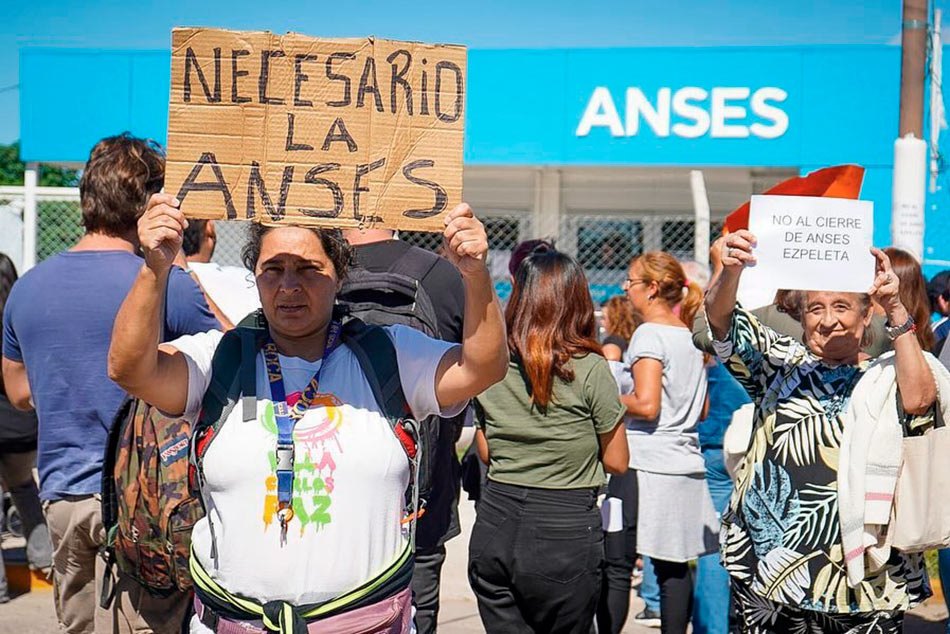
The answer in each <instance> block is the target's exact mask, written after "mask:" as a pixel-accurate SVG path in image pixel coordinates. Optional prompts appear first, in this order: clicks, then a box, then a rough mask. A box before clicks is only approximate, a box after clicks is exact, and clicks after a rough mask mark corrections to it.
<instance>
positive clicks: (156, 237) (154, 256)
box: [138, 194, 188, 274]
mask: <svg viewBox="0 0 950 634" xmlns="http://www.w3.org/2000/svg"><path fill="white" fill-rule="evenodd" d="M180 204H181V203H179V202H178V199H177V198H175V197H174V196H172V195H171V194H152V196H151V197H150V198H149V199H148V204H147V205H146V206H145V213H144V214H142V217H141V218H139V226H138V234H139V245H141V247H142V254H143V255H144V256H145V264H146V265H147V266H148V268H150V269H152V271H154V272H155V273H158V274H164V273H166V272H167V271H168V269H170V268H171V266H172V263H173V262H174V261H175V258H176V257H177V256H178V252H179V251H181V241H182V236H183V232H184V231H185V228H186V227H187V226H188V221H187V220H186V219H185V216H184V214H182V212H181V210H180V209H179V208H178V206H179V205H180Z"/></svg>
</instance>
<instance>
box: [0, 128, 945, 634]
mask: <svg viewBox="0 0 950 634" xmlns="http://www.w3.org/2000/svg"><path fill="white" fill-rule="evenodd" d="M163 178H164V157H163V155H162V152H161V149H160V148H158V147H157V146H155V145H154V144H152V143H150V142H147V141H144V140H142V139H137V138H134V137H132V136H130V135H128V134H125V135H120V136H117V137H110V138H107V139H103V140H102V141H101V142H99V143H98V144H97V145H96V146H95V148H94V149H93V150H92V153H91V155H90V157H89V161H88V163H87V165H86V168H85V169H84V171H83V174H82V180H81V184H80V194H81V205H82V217H83V225H84V227H85V234H84V235H83V237H82V238H81V239H80V240H79V242H78V243H77V244H76V245H75V246H74V247H73V248H71V249H69V250H67V251H64V252H62V253H59V254H57V255H55V256H53V257H51V258H49V259H47V260H45V261H43V262H41V263H40V264H39V265H37V266H36V267H35V268H33V269H32V270H30V271H29V272H28V273H27V274H26V275H24V276H23V277H22V278H21V279H19V280H16V273H15V271H13V269H12V265H11V263H10V262H9V260H8V259H0V307H2V311H3V372H2V376H3V385H2V387H3V391H2V398H0V477H2V481H3V484H4V487H5V488H7V489H8V490H9V491H10V493H11V494H12V496H13V498H14V501H15V503H16V504H17V507H18V508H19V510H20V513H21V516H22V517H23V520H24V529H25V533H26V536H27V554H28V559H29V563H30V565H31V567H33V568H35V569H38V570H43V571H47V572H48V573H49V574H51V576H52V580H53V584H54V589H55V592H54V605H55V610H56V614H57V617H58V620H59V622H60V623H61V625H62V627H63V628H64V630H65V631H67V632H70V633H90V632H95V633H102V632H110V633H111V632H169V633H175V632H180V631H190V632H193V633H208V632H211V633H214V632H221V633H232V632H244V633H255V632H259V633H261V634H264V633H265V632H280V633H281V634H304V633H305V632H317V631H321V632H322V631H326V632H341V633H342V632H354V633H355V632H367V633H377V632H378V633H383V632H387V633H394V634H395V633H403V632H414V631H415V632H422V633H430V632H435V631H436V629H437V622H438V612H439V588H440V580H441V570H442V566H443V563H444V561H445V557H446V550H445V542H446V541H447V540H449V539H451V538H453V537H455V536H456V535H458V534H459V532H460V531H459V522H458V500H459V495H460V489H459V487H460V465H459V460H458V457H457V456H458V451H459V450H464V449H465V448H466V445H467V444H468V443H469V441H470V442H471V444H472V447H473V454H474V456H477V458H473V460H480V461H481V462H482V463H483V464H484V467H483V469H482V479H481V480H482V481H481V482H480V483H479V482H478V480H479V478H478V477H477V476H476V478H475V480H476V485H479V486H475V487H474V488H475V489H476V490H477V491H476V496H477V498H478V499H477V504H476V520H475V525H474V527H473V531H472V535H471V539H470V542H469V544H468V555H469V559H468V568H467V570H468V580H469V583H470V585H471V588H472V591H473V592H474V595H475V597H476V600H477V604H478V611H479V614H480V616H481V619H482V623H483V625H484V627H485V630H486V631H488V632H491V633H495V632H518V633H520V632H535V633H549V632H552V633H553V632H564V633H573V632H576V633H587V632H597V633H599V634H616V633H618V632H620V631H621V630H622V629H623V627H624V625H625V624H626V623H627V622H628V621H629V620H630V619H633V620H637V621H640V622H642V623H649V624H653V623H654V622H655V623H656V624H657V625H658V626H659V627H660V628H661V631H662V632H664V633H670V634H685V632H686V631H687V628H688V627H689V626H690V624H691V625H692V631H693V632H696V633H697V634H706V633H709V634H726V633H727V632H739V633H740V634H759V633H763V634H765V633H773V632H774V633H778V632H782V633H783V634H784V633H786V632H841V633H844V632H851V633H855V634H876V633H891V632H899V631H901V627H902V619H903V615H904V613H905V612H906V611H907V610H909V609H911V608H913V607H914V606H915V605H917V604H919V603H920V602H921V601H922V600H924V599H925V598H926V597H927V596H929V593H930V586H929V583H928V578H927V572H926V569H925V566H924V562H923V556H922V555H921V554H920V553H904V552H900V551H897V550H892V549H889V548H888V545H887V541H886V535H885V532H879V533H873V530H879V531H885V529H886V525H887V520H888V519H889V513H888V512H889V510H890V501H891V498H892V497H893V491H894V482H895V481H896V479H897V477H898V475H897V473H898V468H899V464H893V463H892V462H891V463H889V462H887V461H886V460H883V461H882V460H878V458H879V457H880V456H879V455H878V453H880V452H878V453H875V451H876V449H877V448H876V447H875V446H874V445H873V442H871V443H869V442H862V441H860V440H858V439H856V438H857V433H856V432H855V430H857V429H871V428H873V427H874V425H876V424H877V419H876V416H877V415H879V414H873V413H872V414H868V412H869V411H870V408H868V407H867V406H866V405H867V403H866V402H865V401H866V400H867V399H868V398H869V397H868V392H869V389H868V387H867V386H866V382H867V380H869V379H870V378H872V377H873V380H874V381H875V383H874V385H875V386H884V388H885V393H886V394H889V395H890V396H888V397H886V398H887V399H888V400H887V401H886V402H885V405H884V407H885V408H889V409H892V410H893V411H894V413H895V416H896V417H897V419H899V421H900V423H901V426H902V428H903V429H904V430H906V431H907V433H918V434H919V433H923V432H924V431H925V430H927V429H929V428H931V427H932V426H934V425H935V424H936V421H937V420H938V419H941V418H943V417H944V416H945V414H944V413H943V410H944V408H945V404H943V403H941V402H940V400H939V398H938V397H939V393H938V379H937V378H935V376H937V374H938V373H937V369H936V368H937V365H936V364H939V363H940V361H945V362H946V361H950V348H947V347H946V346H945V345H944V342H945V340H946V337H947V334H948V331H950V319H948V317H947V316H948V315H950V273H942V274H940V275H938V276H936V277H935V278H934V279H933V280H932V281H931V282H930V284H929V285H928V283H927V282H926V280H925V279H924V277H923V275H922V273H921V269H920V266H919V264H918V263H917V261H916V260H915V259H914V258H913V257H912V256H911V255H909V254H907V253H905V252H903V251H901V250H899V249H894V248H888V249H885V250H877V249H874V250H873V253H874V256H875V267H876V270H875V277H874V283H873V285H872V287H871V288H870V289H868V292H867V293H865V294H857V293H841V292H829V291H797V290H794V291H789V290H783V291H780V292H779V293H778V294H777V295H776V298H775V301H774V303H773V304H771V305H769V306H766V307H762V308H758V309H756V310H751V311H750V310H746V309H745V308H743V307H741V306H740V305H738V304H737V301H736V293H737V288H738V284H739V279H740V277H741V275H742V271H743V269H744V268H745V266H747V265H748V264H749V263H752V262H754V261H755V236H754V235H752V234H751V233H749V232H748V231H743V230H740V231H737V232H734V233H730V234H728V235H726V236H724V237H723V238H720V239H719V240H717V241H716V242H715V243H714V244H713V246H712V248H711V251H710V260H709V263H708V266H707V263H701V264H697V263H681V262H679V261H677V259H676V258H675V257H673V256H672V255H670V254H669V253H664V252H659V251H653V252H647V253H642V254H639V255H636V256H635V257H633V259H632V261H631V262H629V266H628V269H627V277H626V280H625V281H624V283H623V294H622V295H617V296H615V297H612V298H610V299H609V300H608V301H606V302H605V303H604V305H603V306H602V307H601V308H602V317H603V319H602V324H601V323H598V319H597V312H596V310H595V306H594V303H593V301H592V299H591V295H590V290H589V285H588V281H587V279H586V277H585V273H584V269H583V267H582V265H581V264H580V263H579V262H578V261H577V260H575V259H574V258H573V257H571V256H570V255H568V254H566V253H563V252H561V251H559V250H558V249H557V247H556V245H555V244H553V243H551V242H548V241H544V240H531V241H528V242H525V243H522V244H520V245H519V246H518V247H517V248H516V249H515V250H514V251H513V253H512V256H511V260H510V262H509V264H508V270H509V271H510V273H511V283H512V293H511V296H510V298H509V299H508V302H507V305H506V306H505V307H504V309H503V308H502V305H501V302H500V301H499V300H498V298H497V296H496V295H495V292H494V286H493V282H492V279H491V275H490V274H489V270H488V268H487V262H486V258H487V254H488V238H487V235H486V232H485V228H484V226H483V224H482V223H481V222H480V221H479V220H478V218H477V216H476V214H475V212H474V211H473V210H472V209H471V208H470V207H469V206H468V205H466V204H461V205H459V206H457V207H456V208H455V209H454V210H452V211H451V212H450V213H449V214H448V215H447V216H446V218H445V228H444V232H443V237H444V241H443V248H442V250H441V253H440V255H435V254H433V253H431V252H428V251H425V250H423V249H419V248H417V247H413V246H410V245H408V244H406V243H405V242H402V241H400V240H398V239H396V236H395V235H394V234H393V232H391V231H386V230H381V229H368V230H357V229H353V230H347V231H340V230H338V229H326V228H313V227H303V226H294V225H283V226H277V227H269V226H264V225H258V224H254V225H251V226H249V229H248V237H247V243H246V245H245V248H244V251H243V260H244V264H245V266H246V270H242V269H237V268H236V267H221V266H218V265H216V264H213V263H212V262H211V257H212V255H213V252H214V247H215V242H216V238H215V229H214V224H213V222H212V221H196V220H190V221H189V220H187V219H186V218H185V217H184V215H183V214H182V212H181V211H180V209H179V201H178V200H176V199H175V198H174V197H173V196H171V195H169V194H165V193H162V192H161V190H162V183H163ZM14 282H15V283H14ZM381 291H386V292H387V293H388V294H387V295H386V299H385V301H384V300H381V299H380V297H379V295H380V293H381ZM400 293H402V294H404V295H405V297H406V298H408V299H407V301H406V302H405V303H403V304H400V303H399V302H398V301H396V300H398V299H399V296H400ZM384 294H385V293H384ZM932 313H936V314H938V315H939V316H941V320H940V321H938V322H935V323H934V324H933V325H932V324H931V314H932ZM938 358H939V360H938ZM875 389H876V388H875ZM130 395H131V396H132V397H134V398H137V399H139V402H142V403H147V404H148V406H149V407H151V408H154V411H155V412H160V415H161V417H164V418H161V417H159V418H157V419H156V420H168V421H173V422H174V424H176V425H186V427H185V429H188V430H191V431H190V432H189V434H190V437H189V438H188V439H187V442H174V443H168V444H162V445H161V446H158V447H153V448H152V449H153V450H154V451H157V452H159V454H160V456H161V462H162V463H163V464H165V465H166V466H167V464H169V463H173V462H175V461H184V462H182V463H181V464H186V465H187V467H188V468H187V472H188V477H187V480H188V484H189V486H188V488H187V490H185V491H183V492H182V493H181V495H182V496H183V498H186V499H194V500H196V504H197V503H200V507H201V509H202V513H201V517H200V519H198V520H197V522H196V523H195V524H194V527H193V529H191V528H190V527H189V537H190V558H189V560H188V564H187V567H188V573H189V574H190V579H191V581H192V582H193V587H192V586H189V587H188V588H177V589H176V590H174V591H171V592H167V591H163V592H157V591H156V588H155V587H149V586H148V583H147V582H145V583H144V584H143V581H142V579H141V578H140V576H139V577H134V576H133V575H132V574H130V571H129V570H128V569H127V568H125V567H123V565H122V564H123V560H122V558H121V557H120V558H119V565H118V566H114V565H112V564H113V563H114V560H115V558H114V552H115V549H116V548H117V546H116V537H115V534H114V531H113V530H112V529H111V527H110V526H108V525H104V523H103V522H104V519H103V506H102V499H101V498H102V496H103V495H104V493H105V491H104V488H103V487H104V485H103V483H104V482H106V483H107V482H109V481H110V480H109V479H110V477H111V476H112V474H110V473H108V472H107V473H105V474H104V473H103V469H104V466H103V465H104V464H106V465H108V464H110V463H109V461H108V460H104V457H105V456H107V455H108V452H109V451H111V450H112V449H114V447H112V446H111V445H110V442H109V439H110V433H111V432H113V428H114V426H115V425H117V424H118V422H117V417H116V413H117V411H119V410H120V406H122V405H123V403H124V402H125V401H126V399H127V398H128V397H129V396H130ZM33 411H35V414H33V413H31V412H33ZM743 420H745V422H746V423H747V424H748V427H747V428H744V429H747V431H746V432H745V435H744V437H743V432H741V431H739V432H737V431H736V430H737V429H743V428H741V423H742V421H743ZM169 424H171V423H169ZM466 428H469V431H468V432H467V431H466ZM176 429H177V428H176ZM730 434H731V435H732V437H733V438H736V437H738V443H735V442H733V443H731V444H730V443H729V442H728V441H727V437H728V436H729V435H730ZM737 434H738V435H737ZM732 445H736V446H735V447H734V446H732ZM869 445H870V446H869ZM139 449H142V448H141V447H140V448H139ZM34 461H35V465H36V469H37V473H38V488H37V480H34V477H33V465H34ZM839 467H840V468H839ZM872 467H873V469H872ZM476 471H477V470H476ZM842 482H843V483H844V484H843V485H842V484H840V483H842ZM865 494H866V496H865ZM865 498H866V499H865ZM866 500H867V502H866ZM882 509H883V511H882ZM882 512H883V513H884V514H885V515H888V518H885V520H884V521H883V522H880V521H877V520H876V519H875V518H876V517H877V516H879V515H880V514H881V513H882ZM151 520H152V518H145V520H144V521H146V525H149V526H150V524H148V521H151ZM869 527H870V528H869ZM874 527H877V528H876V529H875V528H874ZM163 530H164V529H163ZM869 531H871V532H869ZM868 535H872V536H876V539H871V540H870V541H869V540H868ZM133 537H134V538H133V539H132V542H133V547H134V545H135V544H134V543H135V542H137V541H138V537H141V546H142V547H143V548H144V547H145V543H146V542H147V541H148V540H151V539H153V537H154V536H153V535H151V533H149V534H147V535H141V536H133ZM179 537H180V536H179ZM173 547H174V544H173V540H172V537H168V548H169V551H171V550H172V549H173ZM110 553H111V554H110ZM110 557H112V559H110ZM638 562H640V567H641V568H642V570H638ZM145 563H146V565H148V563H149V562H147V561H146V562H145ZM940 563H941V574H942V575H944V574H946V576H947V578H948V581H950V554H948V552H947V551H942V552H941V554H940ZM159 568H160V567H159ZM158 572H164V573H165V574H167V572H168V571H167V570H165V571H162V570H158ZM635 575H640V576H641V578H642V586H641V594H642V595H643V598H644V601H645V603H646V608H645V609H644V610H643V611H642V612H641V613H640V614H637V615H634V616H632V617H631V616H630V615H629V613H628V612H629V606H630V594H631V580H632V579H633V577H634V576H635ZM0 583H4V585H0V601H2V600H4V599H6V598H7V593H6V587H5V582H2V578H0ZM944 587H948V586H946V585H945V586H944Z"/></svg>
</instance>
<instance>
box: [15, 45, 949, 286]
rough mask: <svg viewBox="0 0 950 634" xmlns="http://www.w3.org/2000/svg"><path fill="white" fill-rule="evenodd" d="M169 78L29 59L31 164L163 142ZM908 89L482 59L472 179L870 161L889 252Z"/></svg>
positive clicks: (527, 54)
mask: <svg viewBox="0 0 950 634" xmlns="http://www.w3.org/2000/svg"><path fill="white" fill-rule="evenodd" d="M169 67H170V60H169V53H168V52H167V51H116V50H71V49H45V48H26V49H23V50H21V54H20V82H21V83H20V95H21V105H20V113H21V114H20V116H21V123H20V130H21V156H22V158H23V160H25V161H41V162H82V161H84V160H85V158H86V157H87V155H88V152H89V149H90V148H91V147H92V145H93V144H94V143H95V142H96V141H97V140H98V139H99V138H101V137H102V136H105V135H108V134H114V133H116V132H119V131H122V130H129V131H131V132H133V133H134V134H137V135H141V136H148V137H151V138H154V139H156V140H158V141H161V142H164V139H165V136H166V123H167V101H168V88H169V83H170V81H169ZM899 77H900V49H899V48H898V47H894V46H884V45H880V46H877V45H872V46H829V47H760V48H630V49H580V50H575V49H571V50H472V51H470V52H469V67H468V82H469V83H468V86H469V88H468V97H467V104H466V113H465V116H466V139H465V155H464V156H465V162H466V167H469V166H473V167H478V166H489V167H490V166H497V167H509V166H511V167H516V166H546V167H551V166H555V167H558V166H560V167H565V168H571V167H577V168H598V167H604V168H608V167H617V166H627V167H650V168H684V167H691V168H704V167H705V168H727V167H744V168H759V167H761V168H775V167H779V168H790V169H793V170H797V172H798V173H807V172H809V171H812V170H814V169H817V168H820V167H825V166H829V165H836V164H842V163H855V164H859V165H862V166H864V167H865V168H866V170H867V171H866V176H865V181H864V187H863V190H862V198H864V199H866V200H871V201H873V202H874V204H875V234H874V236H875V243H876V244H879V245H886V244H887V243H888V242H889V241H890V209H891V173H892V167H893V154H894V151H893V144H894V139H895V137H896V135H897V122H898V93H899ZM940 180H941V184H943V181H944V180H945V179H943V178H941V179H940ZM945 201H946V192H945V191H938V192H937V194H935V195H931V200H930V201H929V202H928V210H927V234H926V238H925V259H926V260H927V262H928V263H930V266H928V272H930V273H932V272H934V271H935V270H936V269H937V268H943V266H942V263H943V262H945V261H948V260H950V244H947V243H948V242H950V241H947V240H943V239H942V234H943V230H944V227H945V224H946V223H944V222H943V220H942V207H943V204H945Z"/></svg>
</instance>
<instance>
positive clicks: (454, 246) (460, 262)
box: [442, 203, 488, 276]
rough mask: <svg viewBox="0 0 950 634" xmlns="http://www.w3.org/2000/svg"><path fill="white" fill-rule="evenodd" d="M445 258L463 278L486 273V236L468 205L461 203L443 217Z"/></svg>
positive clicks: (480, 223)
mask: <svg viewBox="0 0 950 634" xmlns="http://www.w3.org/2000/svg"><path fill="white" fill-rule="evenodd" d="M442 238H443V243H444V245H445V249H444V251H445V257H446V258H448V260H449V262H451V263H452V264H454V265H455V266H456V267H457V268H458V270H459V272H460V273H461V274H462V275H463V276H465V275H469V274H473V273H479V272H484V271H486V270H487V269H486V266H485V260H486V258H487V255H488V234H486V233H485V225H483V224H482V221H481V220H479V219H478V218H476V217H475V214H474V213H473V212H472V208H471V207H470V206H469V205H468V203H461V204H459V205H457V206H456V207H455V209H453V210H452V211H451V212H450V213H449V214H448V215H447V216H446V217H445V231H444V232H443V233H442Z"/></svg>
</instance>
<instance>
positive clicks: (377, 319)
mask: <svg viewBox="0 0 950 634" xmlns="http://www.w3.org/2000/svg"><path fill="white" fill-rule="evenodd" d="M441 259H442V258H440V257H439V256H438V255H436V254H435V253H432V252H431V251H426V250H425V249H409V250H408V251H406V252H405V253H403V255H402V256H401V257H400V258H399V259H398V260H396V261H395V262H393V264H392V266H390V267H389V270H388V271H383V272H379V273H377V272H375V271H369V270H367V269H365V268H362V267H360V266H359V265H357V266H354V267H353V268H352V269H350V270H349V272H348V273H347V277H346V279H345V280H344V282H343V286H342V287H341V288H340V291H339V292H338V293H337V304H339V305H340V306H342V307H344V308H345V310H346V312H347V314H349V315H350V316H352V317H356V318H358V319H360V320H362V321H363V322H365V323H367V324H374V325H377V326H393V325H396V324H402V325H404V326H409V327H411V328H415V329H416V330H421V331H422V332H424V333H425V334H427V335H429V336H430V337H435V338H436V339H438V338H440V337H441V333H440V332H439V322H438V319H437V317H436V314H435V308H434V306H433V305H432V300H431V299H430V298H429V294H428V293H426V290H425V289H424V288H423V287H422V284H421V283H420V280H421V279H422V278H424V277H425V276H426V275H428V274H429V271H431V270H432V269H433V268H434V267H435V265H436V264H438V263H439V260H441Z"/></svg>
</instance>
